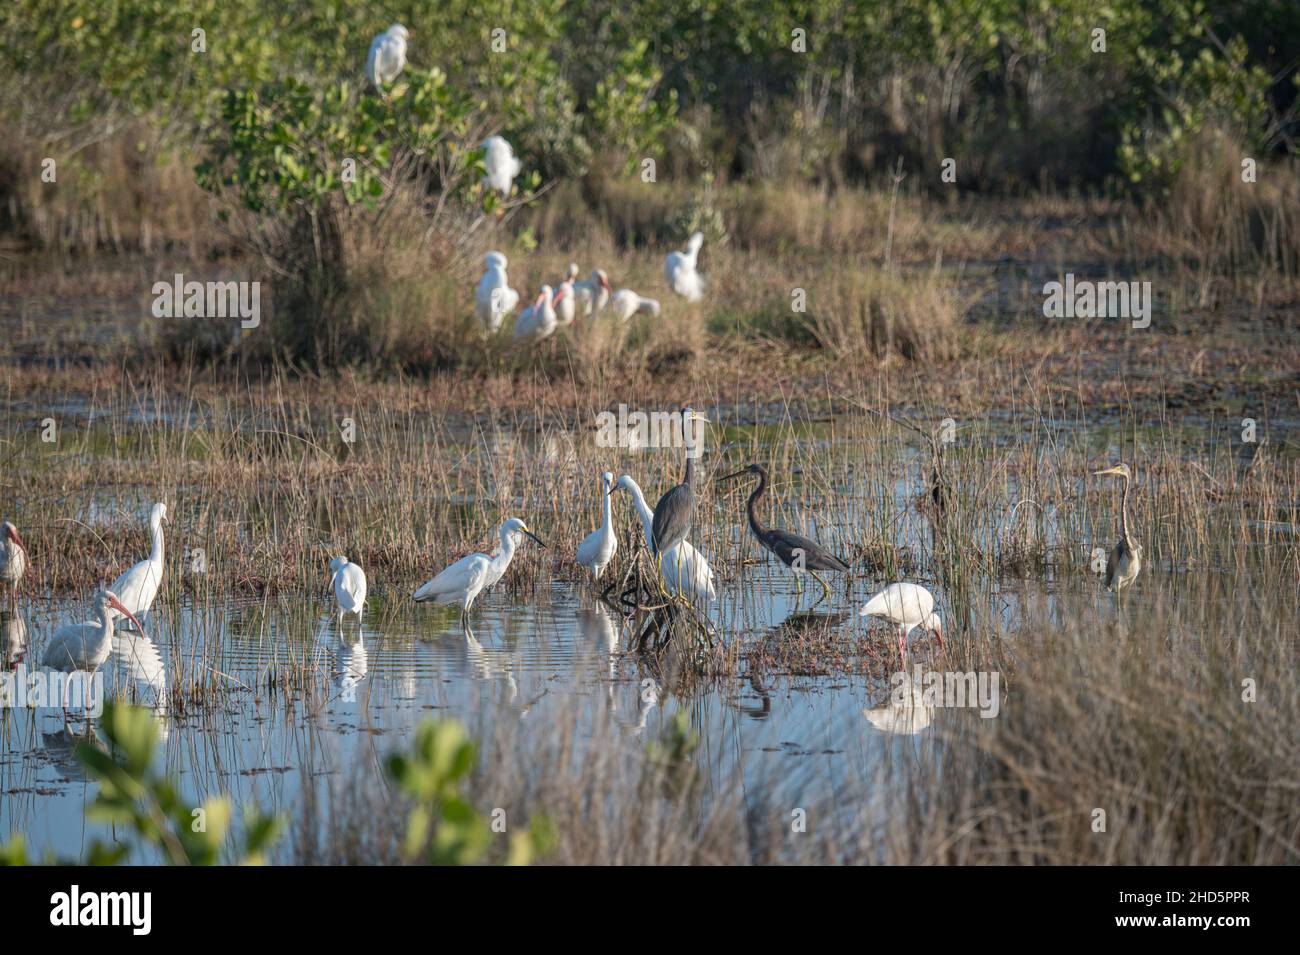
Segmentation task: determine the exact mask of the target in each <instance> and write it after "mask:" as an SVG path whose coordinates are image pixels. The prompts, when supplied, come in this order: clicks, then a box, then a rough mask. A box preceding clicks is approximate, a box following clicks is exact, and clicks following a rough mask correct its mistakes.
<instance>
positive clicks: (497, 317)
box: [474, 252, 519, 334]
mask: <svg viewBox="0 0 1300 955" xmlns="http://www.w3.org/2000/svg"><path fill="white" fill-rule="evenodd" d="M483 264H484V266H485V268H486V271H485V272H484V273H483V277H482V278H481V279H479V280H478V288H477V289H476V290H475V292H474V314H475V315H477V316H478V320H479V321H480V322H482V323H483V328H484V329H485V330H486V331H487V332H488V333H489V334H492V333H494V332H496V331H497V330H498V329H500V328H501V321H502V319H504V318H505V317H506V316H507V315H509V314H512V313H513V312H514V310H515V308H516V306H518V305H519V293H518V292H516V291H515V290H514V289H512V288H511V287H510V279H509V278H508V277H507V276H506V265H507V259H506V257H505V256H504V255H502V254H501V253H500V252H489V253H488V254H487V255H485V256H484V257H483Z"/></svg>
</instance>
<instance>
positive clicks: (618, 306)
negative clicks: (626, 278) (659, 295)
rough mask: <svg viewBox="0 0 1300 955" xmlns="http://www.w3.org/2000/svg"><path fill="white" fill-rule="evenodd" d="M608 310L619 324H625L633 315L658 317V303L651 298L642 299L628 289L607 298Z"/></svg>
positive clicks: (622, 289)
mask: <svg viewBox="0 0 1300 955" xmlns="http://www.w3.org/2000/svg"><path fill="white" fill-rule="evenodd" d="M609 310H610V311H611V312H612V313H613V314H614V317H615V318H617V319H618V320H619V321H620V322H626V321H627V320H628V319H629V318H631V317H632V316H633V315H636V314H638V313H640V314H642V315H658V314H659V302H658V301H657V300H656V299H653V298H643V297H641V296H640V295H638V294H637V293H636V292H634V291H632V290H631V289H630V288H621V289H619V290H618V291H617V292H615V293H614V294H613V295H611V296H610V297H609Z"/></svg>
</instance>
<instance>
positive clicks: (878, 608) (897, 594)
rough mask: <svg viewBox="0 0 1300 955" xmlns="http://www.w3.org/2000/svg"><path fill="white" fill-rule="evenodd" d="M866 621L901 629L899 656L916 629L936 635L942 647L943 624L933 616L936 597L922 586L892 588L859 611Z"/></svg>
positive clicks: (935, 614)
mask: <svg viewBox="0 0 1300 955" xmlns="http://www.w3.org/2000/svg"><path fill="white" fill-rule="evenodd" d="M858 613H859V615H861V616H863V617H879V618H881V619H882V620H888V621H889V622H890V623H892V624H893V625H894V626H896V627H897V628H898V655H899V656H902V655H903V654H904V653H905V652H906V650H907V635H908V634H909V633H911V632H912V631H913V630H915V629H916V628H917V627H924V628H925V629H926V630H928V631H930V632H931V633H933V634H934V636H935V639H936V640H938V641H939V646H940V648H942V647H943V621H942V620H940V619H939V615H938V614H937V613H935V612H934V594H932V593H930V591H928V590H926V589H925V588H924V587H922V586H920V585H919V584H905V583H900V584H890V585H889V586H888V587H886V588H885V589H884V590H882V591H881V592H880V593H878V594H876V595H875V596H874V597H872V598H871V599H870V600H868V601H867V605H866V606H865V607H863V608H862V609H861V610H859V611H858Z"/></svg>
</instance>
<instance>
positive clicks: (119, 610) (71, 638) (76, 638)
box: [41, 588, 144, 709]
mask: <svg viewBox="0 0 1300 955" xmlns="http://www.w3.org/2000/svg"><path fill="white" fill-rule="evenodd" d="M94 606H95V613H96V614H97V615H98V616H99V623H73V624H68V625H66V626H63V627H60V628H59V629H58V630H56V631H55V632H54V636H53V637H52V638H51V639H50V643H49V645H48V646H47V647H46V648H45V654H44V656H42V657H41V665H42V666H45V667H48V668H49V669H51V670H59V671H61V672H63V673H75V672H77V671H80V672H83V673H89V674H93V673H94V672H95V671H96V670H98V669H99V668H100V667H101V666H103V664H104V661H105V660H107V659H108V655H109V653H110V652H111V651H112V648H113V621H114V620H115V619H116V618H117V617H118V616H123V617H126V618H127V619H128V620H130V621H131V622H132V623H134V624H135V626H136V629H137V630H139V631H140V632H141V633H143V632H144V628H143V627H142V626H140V621H139V620H137V619H136V618H135V615H134V614H133V613H131V611H130V610H127V609H126V607H125V606H124V605H123V604H122V601H120V600H118V599H117V595H116V594H114V593H113V592H112V591H111V590H105V589H103V588H101V589H99V590H97V591H96V592H95V598H94ZM67 689H68V686H67V683H64V685H63V690H64V700H63V705H64V708H65V709H66V708H67Z"/></svg>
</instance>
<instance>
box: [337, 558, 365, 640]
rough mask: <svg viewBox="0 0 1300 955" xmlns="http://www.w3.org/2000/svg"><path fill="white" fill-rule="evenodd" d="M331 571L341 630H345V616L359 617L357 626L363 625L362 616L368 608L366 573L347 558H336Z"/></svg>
mask: <svg viewBox="0 0 1300 955" xmlns="http://www.w3.org/2000/svg"><path fill="white" fill-rule="evenodd" d="M330 570H331V571H333V572H334V576H333V578H331V581H330V582H331V583H332V584H333V585H334V602H335V604H337V605H338V610H339V630H340V631H342V629H343V615H344V614H345V613H354V614H356V615H357V626H360V625H361V614H362V611H364V610H365V608H366V572H365V571H364V570H362V569H361V567H360V566H359V565H357V564H354V563H352V562H351V561H349V560H348V559H347V558H346V557H335V558H334V559H333V560H331V561H330Z"/></svg>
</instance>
